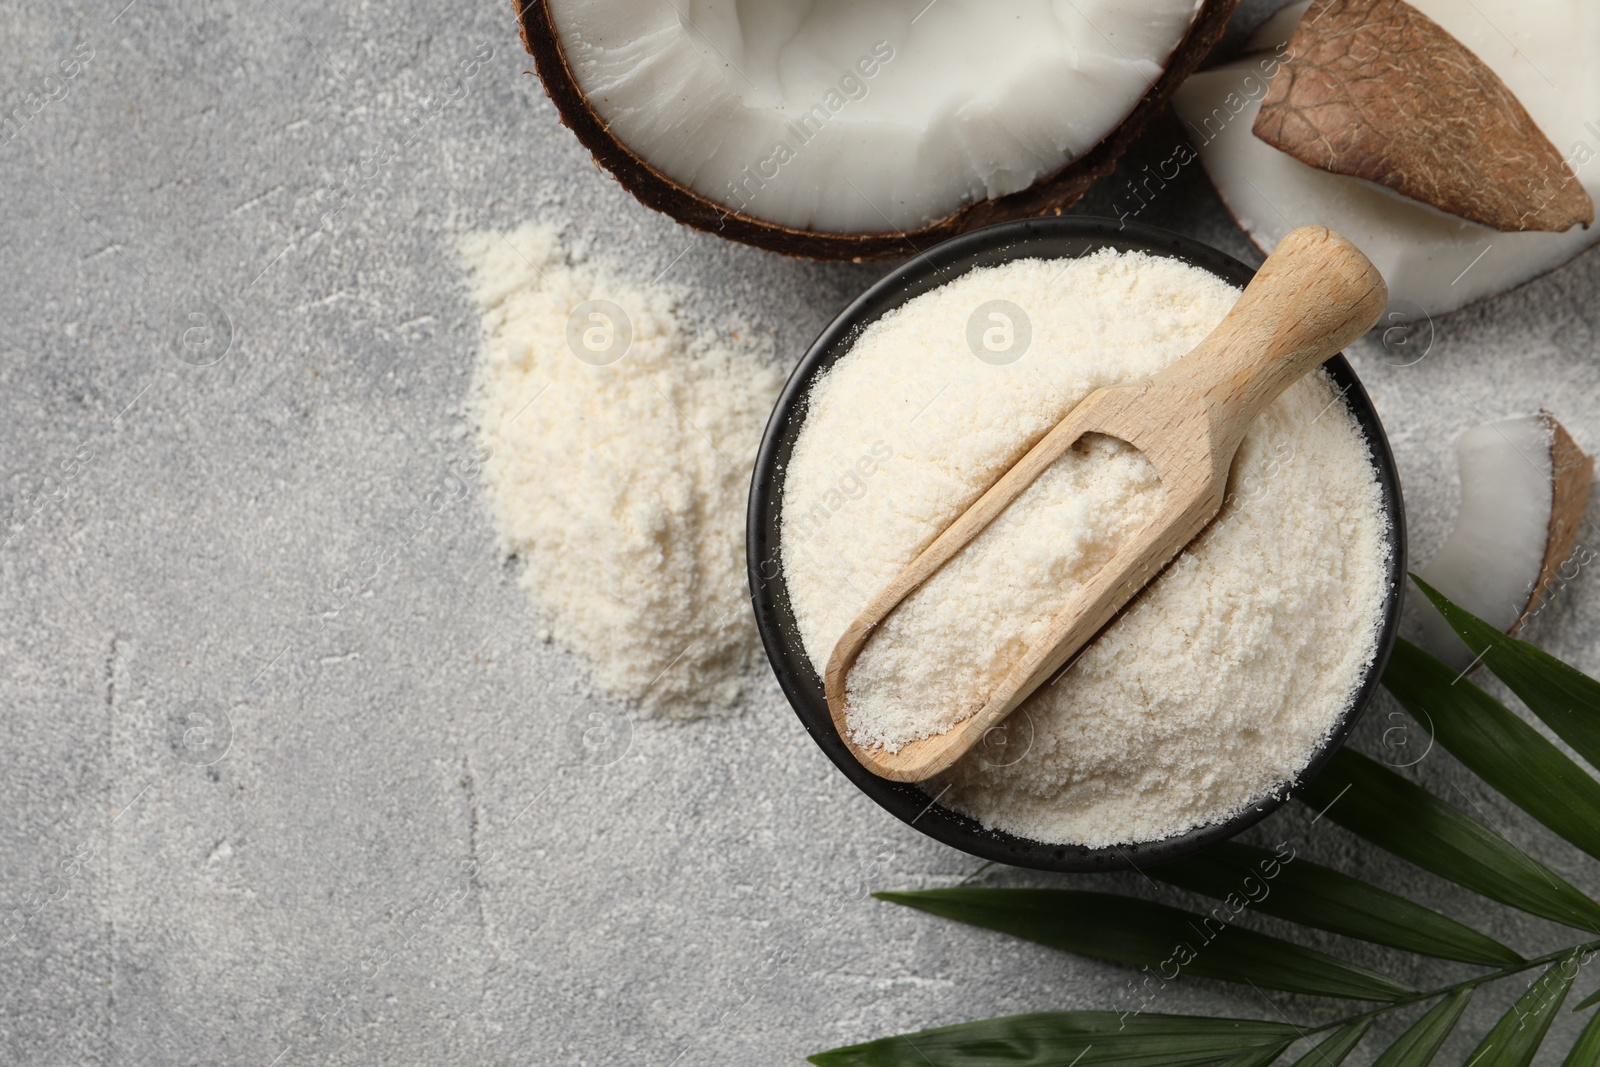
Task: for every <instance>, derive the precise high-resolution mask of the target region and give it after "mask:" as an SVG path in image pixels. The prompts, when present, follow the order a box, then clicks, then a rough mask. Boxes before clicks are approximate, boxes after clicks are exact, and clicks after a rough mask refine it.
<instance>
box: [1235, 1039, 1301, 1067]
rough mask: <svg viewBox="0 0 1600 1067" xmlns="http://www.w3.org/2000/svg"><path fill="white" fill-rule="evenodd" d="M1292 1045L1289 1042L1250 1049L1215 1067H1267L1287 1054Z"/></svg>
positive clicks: (1291, 1041)
mask: <svg viewBox="0 0 1600 1067" xmlns="http://www.w3.org/2000/svg"><path fill="white" fill-rule="evenodd" d="M1292 1044H1294V1041H1293V1040H1289V1041H1285V1042H1284V1043H1283V1044H1281V1045H1268V1046H1266V1047H1264V1048H1259V1049H1251V1050H1250V1051H1249V1052H1241V1053H1239V1054H1238V1055H1237V1056H1233V1057H1231V1058H1229V1059H1226V1060H1223V1061H1222V1062H1221V1063H1220V1064H1218V1065H1217V1067H1269V1065H1270V1064H1272V1063H1274V1062H1275V1061H1276V1060H1277V1059H1278V1057H1279V1056H1282V1055H1283V1054H1284V1053H1285V1052H1287V1051H1288V1050H1289V1046H1290V1045H1292Z"/></svg>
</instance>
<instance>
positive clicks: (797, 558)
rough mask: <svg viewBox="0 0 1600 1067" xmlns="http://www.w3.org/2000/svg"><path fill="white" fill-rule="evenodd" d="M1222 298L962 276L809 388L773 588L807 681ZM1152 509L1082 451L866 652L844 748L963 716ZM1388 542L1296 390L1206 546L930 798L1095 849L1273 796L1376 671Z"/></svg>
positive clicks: (1059, 278)
mask: <svg viewBox="0 0 1600 1067" xmlns="http://www.w3.org/2000/svg"><path fill="white" fill-rule="evenodd" d="M1237 297H1238V291H1237V290H1236V289H1234V288H1233V287H1231V286H1229V285H1228V284H1226V283H1225V282H1223V281H1221V280H1220V279H1218V278H1216V277H1214V276H1213V275H1211V274H1209V273H1206V272H1204V271H1201V270H1198V269H1195V268H1191V267H1189V266H1187V265H1185V264H1182V263H1180V262H1178V261H1175V260H1170V259H1165V258H1160V257H1150V256H1145V255H1140V254H1119V253H1115V252H1111V251H1106V252H1101V253H1097V254H1095V255H1093V256H1089V257H1085V258H1083V259H1078V260H1073V261H1068V262H1065V263H1063V262H1059V261H1056V262H1049V261H1039V260H1029V261H1018V262H1013V263H1009V264H1006V265H1003V266H998V267H992V268H986V269H981V270H976V271H972V272H970V273H968V274H966V275H963V276H962V277H960V278H958V279H956V280H955V281H954V282H952V283H950V284H948V285H946V286H944V287H942V288H940V289H938V290H935V291H933V292H930V293H927V294H924V295H923V296H921V297H919V298H917V299H916V300H913V301H912V302H910V303H909V304H907V305H906V306H905V307H903V308H901V309H899V310H898V311H896V312H894V313H891V314H890V315H888V316H886V317H885V318H884V319H882V320H880V321H879V322H877V323H875V324H874V325H873V326H871V327H870V328H868V329H867V330H866V331H865V332H864V333H863V334H862V336H861V337H860V339H859V340H858V341H857V342H856V344H855V346H854V347H853V348H852V350H851V351H850V353H849V354H847V355H846V356H845V357H844V358H843V359H841V360H840V361H839V362H838V363H837V364H836V365H835V366H834V367H833V368H832V369H831V370H830V371H829V372H828V373H827V374H826V375H824V376H823V377H821V378H820V379H819V380H818V381H817V383H816V385H815V386H814V387H813V389H812V392H811V394H810V397H809V399H808V408H807V414H806V421H805V425H804V427H803V429H802V430H801V432H800V435H799V438H798V441H797V443H796V446H795V449H794V452H793V456H792V458H791V460H790V463H789V467H788V471H787V475H786V487H785V498H784V503H783V518H784V536H783V566H784V574H785V578H786V581H787V584H788V588H789V594H790V599H791V603H792V605H793V607H794V611H795V614H796V618H797V621H798V622H799V627H800V631H801V636H802V638H803V640H804V643H805V647H806V651H807V654H808V655H809V656H810V658H811V660H812V662H813V663H814V664H816V666H817V667H818V670H819V671H820V670H821V669H822V667H823V666H824V665H825V664H826V662H827V659H828V656H829V654H830V653H831V651H832V648H833V644H834V642H835V641H837V640H838V638H839V636H840V635H841V634H842V633H843V631H844V629H845V627H846V626H847V625H848V624H849V623H850V621H851V620H852V619H853V618H854V617H855V616H856V615H857V614H858V613H859V612H860V611H861V609H862V608H863V607H865V605H866V603H867V601H868V600H869V599H870V598H871V597H872V596H873V595H874V594H875V593H876V592H877V591H878V590H879V589H880V588H882V587H883V586H884V585H885V584H887V583H888V582H889V580H890V579H891V578H893V576H894V575H895V574H896V573H897V572H898V571H899V570H900V569H901V568H902V567H904V566H905V565H906V564H907V563H909V562H910V561H911V559H912V558H914V557H915V556H916V554H917V553H918V552H919V551H921V550H922V549H923V548H924V547H926V545H927V544H928V543H929V542H930V541H932V539H933V538H934V537H936V536H937V535H938V533H939V532H940V531H941V530H942V529H943V528H944V527H945V526H946V525H947V524H948V523H949V522H951V521H952V520H953V519H954V518H955V517H956V516H957V515H959V514H960V513H961V512H962V511H963V510H964V509H965V508H966V507H968V506H969V505H970V504H971V503H972V502H973V501H974V500H976V499H977V497H978V496H979V495H980V494H981V493H982V492H983V491H984V490H985V489H986V488H987V487H988V486H989V485H990V484H992V483H993V482H994V480H995V479H996V478H998V477H999V475H1000V474H1001V473H1003V472H1004V471H1005V470H1006V469H1007V468H1008V467H1009V466H1010V465H1011V464H1012V463H1014V462H1015V461H1016V460H1017V459H1018V458H1020V457H1021V455H1022V454H1023V453H1024V452H1026V451H1027V449H1028V448H1030V447H1031V446H1032V445H1033V444H1034V443H1035V442H1037V441H1038V440H1039V438H1040V437H1042V436H1043V434H1044V433H1045V432H1046V431H1048V430H1049V428H1050V427H1051V426H1053V425H1054V424H1055V423H1056V422H1057V421H1058V420H1059V419H1060V418H1061V417H1062V416H1063V415H1064V414H1066V412H1067V411H1068V410H1070V408H1071V407H1072V406H1073V405H1074V404H1076V403H1077V402H1078V401H1080V400H1082V399H1083V398H1084V397H1085V396H1087V395H1088V393H1089V392H1090V391H1092V390H1093V389H1095V388H1097V387H1099V386H1102V385H1109V384H1113V383H1115V382H1119V381H1124V380H1128V379H1130V378H1136V377H1142V376H1146V375H1149V374H1152V373H1154V372H1155V371H1157V370H1159V369H1160V368H1162V367H1163V366H1165V365H1167V364H1168V363H1170V362H1171V361H1173V360H1174V359H1176V358H1178V357H1180V356H1182V355H1183V354H1184V353H1186V352H1187V351H1189V349H1191V348H1192V347H1193V346H1194V345H1195V344H1197V343H1198V342H1199V341H1200V340H1201V338H1203V337H1204V336H1205V335H1206V334H1207V333H1208V332H1209V331H1210V330H1211V329H1212V328H1213V327H1215V326H1216V325H1217V323H1218V322H1220V321H1221V319H1222V317H1223V316H1224V314H1226V312H1227V311H1228V309H1229V308H1231V307H1232V305H1233V302H1234V301H1235V300H1236V299H1237ZM995 331H998V332H995ZM991 341H993V342H998V349H999V350H998V351H997V350H996V349H995V347H994V346H992V345H991ZM1160 493H1161V489H1160V485H1159V481H1158V480H1157V479H1156V477H1155V475H1154V472H1153V470H1152V469H1151V468H1150V466H1149V464H1148V462H1147V461H1145V460H1144V458H1143V457H1142V456H1141V455H1140V454H1139V453H1138V452H1137V451H1135V450H1133V449H1132V448H1131V447H1129V446H1127V445H1125V444H1123V443H1121V442H1117V441H1113V440H1110V439H1106V438H1097V437H1094V438H1086V439H1085V440H1084V441H1082V442H1080V443H1079V444H1078V445H1077V446H1076V447H1075V448H1074V449H1073V450H1071V451H1070V452H1069V453H1068V454H1067V455H1066V456H1064V457H1063V458H1062V459H1061V460H1060V461H1058V462H1057V463H1056V464H1055V465H1054V466H1053V467H1052V468H1051V469H1050V471H1048V472H1047V473H1046V474H1044V475H1042V476H1041V477H1040V478H1039V479H1038V480H1037V481H1036V482H1035V483H1034V484H1033V485H1032V486H1030V487H1029V488H1028V490H1027V491H1026V492H1025V493H1024V494H1023V495H1022V496H1021V497H1019V498H1018V500H1017V501H1015V502H1014V503H1013V504H1012V505H1011V507H1009V508H1008V509H1007V510H1006V511H1005V512H1004V513H1003V514H1002V515H1001V516H1000V518H998V519H997V520H995V522H994V523H993V524H991V526H990V527H989V528H988V529H986V530H985V531H984V532H983V533H982V534H981V535H980V536H979V537H978V538H977V539H975V540H974V541H973V543H972V544H971V545H969V546H968V547H967V549H966V550H964V551H963V552H962V553H961V554H960V555H959V556H957V557H956V559H954V560H952V561H951V563H950V564H948V565H946V567H945V568H943V569H942V570H941V571H940V572H939V573H938V574H937V575H936V576H935V577H934V578H932V579H930V580H929V581H928V582H927V583H926V584H925V585H924V586H923V587H922V588H921V589H919V590H917V591H916V592H915V593H914V594H913V595H912V596H911V597H908V598H907V600H906V601H905V602H904V603H903V604H902V605H901V606H900V608H899V609H897V610H896V611H895V612H894V613H893V614H892V615H891V616H890V617H889V619H888V620H886V621H885V623H884V624H883V626H882V627H880V630H879V632H878V633H876V634H874V636H873V637H872V639H871V640H869V642H868V643H867V645H866V646H865V648H864V649H863V650H862V653H861V656H860V658H859V659H858V660H857V662H856V665H855V667H854V668H853V669H852V671H851V674H850V693H849V697H850V706H851V714H852V717H851V719H850V723H849V726H850V729H851V730H852V732H853V733H854V735H855V736H856V738H857V739H859V740H861V741H864V742H868V743H879V744H883V745H886V746H887V747H890V748H895V747H898V746H899V745H901V744H904V743H906V742H908V741H910V740H913V739H915V738H918V737H922V736H927V735H928V734H931V733H935V732H939V731H942V730H944V729H946V728H947V727H948V726H949V725H951V724H953V723H954V722H957V721H960V719H961V718H963V717H965V716H966V715H969V714H971V712H972V710H974V708H975V707H976V706H977V704H979V703H981V697H982V695H983V694H984V693H986V692H987V691H988V690H990V689H992V688H993V686H994V684H995V683H996V682H997V681H998V680H999V677H1000V675H1001V673H1002V672H1003V670H1004V669H1005V668H1006V667H1007V666H1009V665H1010V664H1011V663H1013V662H1015V659H1016V657H1017V655H1018V653H1019V651H1020V650H1021V649H1023V648H1026V647H1027V646H1028V644H1029V643H1030V642H1031V641H1032V640H1034V639H1036V638H1037V637H1038V635H1039V634H1040V633H1041V632H1042V631H1043V629H1044V627H1046V626H1047V625H1048V623H1049V621H1050V619H1051V618H1052V617H1053V616H1054V614H1055V612H1056V611H1057V610H1059V608H1060V606H1061V604H1062V603H1063V602H1064V601H1065V599H1066V598H1067V597H1068V596H1070V595H1071V592H1072V590H1073V589H1074V588H1075V587H1076V585H1077V584H1078V583H1079V582H1081V581H1083V580H1084V579H1085V578H1086V577H1088V576H1089V575H1090V574H1092V573H1093V572H1094V570H1095V569H1096V568H1097V567H1098V566H1099V565H1100V564H1102V563H1103V562H1104V561H1105V559H1106V558H1107V557H1108V556H1109V555H1110V553H1111V552H1112V551H1113V550H1114V549H1115V548H1116V547H1117V545H1118V544H1119V543H1120V541H1121V540H1122V539H1123V538H1125V537H1127V536H1128V535H1130V534H1131V533H1133V532H1134V531H1135V530H1137V529H1138V528H1139V526H1141V525H1142V524H1143V523H1144V522H1145V521H1147V520H1148V519H1149V517H1150V516H1151V515H1152V514H1154V512H1155V509H1156V508H1157V507H1158V505H1159V501H1160ZM1384 531H1385V520H1384V516H1383V513H1382V505H1381V499H1380V495H1379V488H1378V485H1377V482H1376V479H1375V477H1374V475H1373V470H1372V465H1371V461H1370V457H1369V454H1368V450H1367V448H1366V445H1365V442H1364V440H1363V438H1362V436H1361V434H1360V431H1359V428H1358V427H1357V425H1356V423H1355V421H1354V419H1353V417H1352V416H1351V415H1350V413H1349V411H1348V409H1347V408H1346V407H1345V405H1344V404H1343V403H1342V402H1340V399H1339V396H1338V394H1337V391H1336V390H1335V389H1334V388H1333V387H1332V386H1331V385H1330V384H1329V381H1328V379H1327V377H1326V376H1325V375H1324V374H1322V373H1320V372H1318V373H1316V374H1314V375H1312V376H1311V377H1309V378H1307V379H1305V380H1303V381H1301V382H1299V383H1297V384H1296V385H1294V386H1293V387H1291V388H1290V389H1289V390H1288V391H1287V392H1286V393H1285V394H1284V395H1283V396H1282V397H1281V398H1280V399H1279V400H1278V401H1277V402H1276V403H1274V404H1273V405H1271V406H1270V407H1269V408H1268V409H1267V410H1266V411H1265V412H1263V413H1262V415H1261V416H1260V417H1259V418H1258V419H1257V421H1256V423H1255V424H1254V426H1253V427H1252V429H1251V431H1250V432H1249V434H1248V435H1247V436H1246V438H1245V440H1244V443H1243V445H1242V446H1241V448H1240V450H1239V453H1238V458H1237V460H1236V462H1235V464H1234V469H1233V474H1232V478H1231V480H1230V495H1229V498H1228V502H1227V503H1226V504H1225V506H1224V509H1223V512H1222V514H1221V515H1220V516H1219V517H1218V518H1217V520H1216V521H1215V522H1213V523H1212V525H1211V526H1209V527H1208V528H1207V529H1206V531H1205V532H1204V533H1202V535H1201V536H1200V537H1199V538H1198V539H1197V540H1196V541H1195V542H1194V543H1193V544H1192V545H1191V546H1190V547H1189V548H1188V549H1187V550H1186V551H1185V552H1184V554H1183V555H1182V556H1181V557H1180V558H1179V560H1177V561H1176V562H1175V563H1174V565H1173V566H1172V567H1170V568H1169V569H1168V570H1167V571H1166V572H1165V573H1163V575H1162V576H1161V577H1160V578H1159V579H1158V580H1157V581H1156V582H1154V583H1153V584H1152V585H1151V586H1150V587H1149V588H1148V589H1147V590H1146V591H1145V592H1144V593H1143V594H1142V595H1141V597H1140V598H1139V599H1138V600H1136V601H1135V602H1134V603H1133V604H1131V605H1130V606H1129V608H1128V610H1126V611H1125V612H1124V613H1123V615H1122V616H1121V617H1120V618H1119V619H1118V620H1117V621H1116V622H1115V623H1114V624H1113V625H1112V626H1111V627H1110V628H1109V629H1108V630H1107V631H1106V632H1105V633H1103V634H1102V635H1101V636H1100V637H1099V638H1098V639H1097V640H1096V641H1095V642H1094V643H1092V644H1091V645H1090V646H1089V647H1088V648H1087V649H1086V650H1085V652H1084V653H1083V654H1082V655H1081V656H1080V657H1079V659H1078V660H1077V662H1076V663H1075V664H1074V665H1073V667H1072V668H1071V669H1070V670H1069V671H1068V672H1067V673H1066V674H1065V675H1063V676H1062V677H1061V678H1059V679H1058V680H1056V681H1055V682H1054V683H1053V684H1051V685H1048V686H1047V687H1045V688H1043V689H1041V690H1040V691H1039V692H1038V693H1036V694H1035V695H1034V696H1033V697H1031V698H1030V699H1029V700H1028V701H1027V702H1026V703H1025V704H1024V705H1023V706H1022V707H1021V708H1020V709H1018V711H1017V712H1015V713H1014V714H1013V715H1012V716H1011V718H1010V719H1009V720H1008V721H1007V723H1006V724H1005V726H1004V727H1002V728H1001V730H1000V731H998V732H997V733H994V734H992V735H991V736H990V737H989V738H987V739H986V743H985V744H984V745H982V746H980V748H979V749H977V750H975V751H974V752H972V753H971V754H969V755H968V756H967V757H966V758H965V759H963V760H962V761H961V762H960V763H959V764H957V766H956V767H955V768H953V769H952V770H951V771H950V772H947V773H946V774H945V775H943V776H941V777H940V778H939V779H937V780H935V781H933V782H931V783H928V784H929V785H930V786H931V789H930V792H932V793H934V794H936V795H938V796H939V798H940V802H941V803H943V804H946V805H948V806H950V807H953V808H955V809H957V810H959V811H963V812H966V813H968V814H970V815H972V816H974V817H975V818H977V819H978V820H980V821H981V822H982V823H983V824H984V825H986V826H989V827H992V828H998V829H1004V830H1007V831H1010V832H1012V833H1016V834H1020V835H1022V836H1026V837H1030V838H1033V839H1035V840H1041V841H1046V842H1051V843H1065V844H1083V845H1088V846H1092V847H1099V846H1107V845H1113V844H1119V843H1126V842H1133V841H1152V840H1159V839H1162V838H1166V837H1170V836H1173V835H1176V834H1180V833H1183V832H1184V831H1187V830H1189V829H1192V828H1194V827H1197V826H1201V825H1205V824H1208V823H1212V822H1216V821H1219V820H1223V819H1226V818H1228V817H1230V816H1232V815H1235V814H1237V813H1238V812H1240V811H1241V810H1243V809H1244V808H1246V807H1248V806H1249V805H1251V804H1252V803H1254V802H1256V801H1258V800H1260V799H1262V798H1264V797H1266V796H1268V795H1269V794H1272V793H1274V792H1276V791H1278V790H1280V789H1282V788H1283V786H1284V785H1285V784H1286V783H1288V782H1289V781H1291V780H1292V779H1293V778H1294V777H1295V775H1296V774H1298V773H1299V772H1300V771H1301V770H1303V769H1304V767H1305V766H1306V763H1307V761H1308V760H1309V759H1310V757H1311V755H1312V754H1313V753H1314V752H1315V751H1316V749H1317V748H1318V747H1319V746H1320V745H1321V744H1322V742H1323V741H1324V740H1326V738H1327V736H1328V734H1329V731H1330V730H1331V729H1332V728H1333V727H1334V726H1335V725H1336V724H1337V722H1338V721H1339V719H1340V718H1341V716H1342V715H1343V713H1344V711H1345V709H1346V708H1347V707H1348V706H1349V702H1350V700H1351V698H1352V696H1353V693H1354V690H1355V688H1356V687H1357V685H1358V684H1359V683H1360V680H1361V678H1362V675H1363V673H1364V671H1365V669H1366V667H1367V666H1368V664H1370V662H1371V660H1372V656H1373V653H1374V650H1375V647H1376V637H1377V629H1378V626H1379V623H1380V620H1381V615H1382V609H1383V603H1384V598H1385V593H1386V584H1385V582H1386V578H1385V561H1386V559H1387V554H1388V551H1389V546H1388V545H1387V543H1386V540H1385V532H1384Z"/></svg>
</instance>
